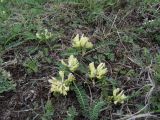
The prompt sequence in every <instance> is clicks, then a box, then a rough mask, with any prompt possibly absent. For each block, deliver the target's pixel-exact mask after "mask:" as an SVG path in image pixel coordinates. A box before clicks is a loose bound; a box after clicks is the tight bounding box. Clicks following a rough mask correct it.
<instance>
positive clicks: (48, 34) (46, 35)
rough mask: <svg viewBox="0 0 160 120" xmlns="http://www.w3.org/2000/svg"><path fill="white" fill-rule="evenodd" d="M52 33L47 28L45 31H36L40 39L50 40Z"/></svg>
mask: <svg viewBox="0 0 160 120" xmlns="http://www.w3.org/2000/svg"><path fill="white" fill-rule="evenodd" d="M52 36H53V35H52V33H51V32H49V31H48V30H47V29H45V30H44V31H41V32H37V33H36V37H37V38H38V39H40V40H48V39H50V38H51V37H52Z"/></svg>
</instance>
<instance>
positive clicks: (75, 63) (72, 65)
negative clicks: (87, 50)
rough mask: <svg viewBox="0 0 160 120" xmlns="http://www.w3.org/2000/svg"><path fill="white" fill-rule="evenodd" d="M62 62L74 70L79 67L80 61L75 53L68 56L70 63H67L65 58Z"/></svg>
mask: <svg viewBox="0 0 160 120" xmlns="http://www.w3.org/2000/svg"><path fill="white" fill-rule="evenodd" d="M61 63H62V64H63V65H64V66H66V67H68V68H69V70H70V71H72V72H74V71H76V70H77V68H78V67H79V62H78V60H77V58H76V57H74V56H73V55H71V56H70V57H69V58H68V64H66V63H65V62H64V61H63V60H61Z"/></svg>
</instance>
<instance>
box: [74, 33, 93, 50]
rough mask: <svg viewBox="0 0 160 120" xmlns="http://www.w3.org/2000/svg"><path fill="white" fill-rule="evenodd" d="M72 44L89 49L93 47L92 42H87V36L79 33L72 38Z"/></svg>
mask: <svg viewBox="0 0 160 120" xmlns="http://www.w3.org/2000/svg"><path fill="white" fill-rule="evenodd" d="M72 46H73V47H75V48H82V49H90V48H92V47H93V44H92V43H91V42H89V38H88V37H84V35H82V36H81V37H80V36H79V34H77V35H76V37H75V38H74V39H73V40H72Z"/></svg>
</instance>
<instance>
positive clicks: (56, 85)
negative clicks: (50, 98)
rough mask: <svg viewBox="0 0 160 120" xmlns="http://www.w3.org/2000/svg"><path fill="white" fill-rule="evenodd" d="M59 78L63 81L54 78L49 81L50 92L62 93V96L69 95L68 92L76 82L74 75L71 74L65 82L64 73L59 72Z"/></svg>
mask: <svg viewBox="0 0 160 120" xmlns="http://www.w3.org/2000/svg"><path fill="white" fill-rule="evenodd" d="M59 76H60V78H61V80H57V79H56V78H54V77H52V78H51V79H49V80H48V81H49V82H50V83H51V89H50V91H51V92H54V93H60V94H62V95H67V92H68V91H69V85H70V83H71V82H73V81H74V80H75V77H74V76H73V74H72V73H70V74H69V75H68V78H67V79H66V80H65V79H64V77H65V76H64V71H59Z"/></svg>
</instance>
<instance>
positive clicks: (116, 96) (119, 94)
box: [112, 88, 127, 104]
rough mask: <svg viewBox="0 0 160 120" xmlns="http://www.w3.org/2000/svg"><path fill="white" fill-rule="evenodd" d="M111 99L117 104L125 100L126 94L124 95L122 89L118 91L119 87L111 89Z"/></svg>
mask: <svg viewBox="0 0 160 120" xmlns="http://www.w3.org/2000/svg"><path fill="white" fill-rule="evenodd" d="M112 98H113V101H114V104H117V103H121V104H122V103H124V101H125V100H126V98H127V96H126V95H124V91H123V90H122V91H120V89H119V88H116V89H114V90H113V96H112Z"/></svg>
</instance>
